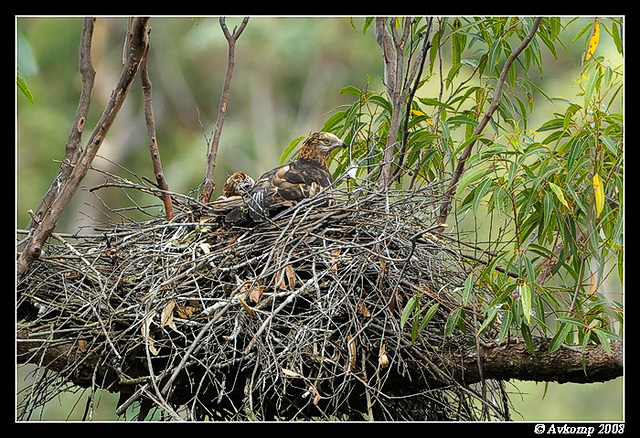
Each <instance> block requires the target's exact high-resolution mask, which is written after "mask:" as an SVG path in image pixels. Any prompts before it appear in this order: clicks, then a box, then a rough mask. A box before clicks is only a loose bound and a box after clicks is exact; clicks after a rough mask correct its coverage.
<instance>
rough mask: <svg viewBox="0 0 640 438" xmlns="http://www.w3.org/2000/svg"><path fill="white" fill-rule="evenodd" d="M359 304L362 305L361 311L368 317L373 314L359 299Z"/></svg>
mask: <svg viewBox="0 0 640 438" xmlns="http://www.w3.org/2000/svg"><path fill="white" fill-rule="evenodd" d="M358 306H359V307H360V312H362V314H363V315H364V316H365V317H367V318H368V317H370V316H371V312H369V309H367V306H365V305H364V303H363V302H362V301H358Z"/></svg>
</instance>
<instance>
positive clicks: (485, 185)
mask: <svg viewBox="0 0 640 438" xmlns="http://www.w3.org/2000/svg"><path fill="white" fill-rule="evenodd" d="M490 186H491V179H490V178H486V179H485V180H484V181H482V183H481V184H480V185H479V186H478V187H477V188H476V190H475V195H474V198H473V208H472V209H473V213H474V214H477V213H478V208H479V207H480V203H481V202H482V198H484V195H486V194H487V191H488V190H489V187H490Z"/></svg>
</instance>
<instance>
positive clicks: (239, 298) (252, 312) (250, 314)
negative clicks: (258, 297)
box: [238, 297, 256, 319]
mask: <svg viewBox="0 0 640 438" xmlns="http://www.w3.org/2000/svg"><path fill="white" fill-rule="evenodd" d="M238 301H240V304H242V307H244V310H246V312H247V314H249V318H251V319H253V318H255V317H256V312H254V311H253V309H252V308H251V307H249V305H248V304H247V303H246V302H245V301H244V300H243V299H242V298H241V297H238Z"/></svg>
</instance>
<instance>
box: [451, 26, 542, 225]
mask: <svg viewBox="0 0 640 438" xmlns="http://www.w3.org/2000/svg"><path fill="white" fill-rule="evenodd" d="M541 20H542V17H537V18H536V19H535V21H534V22H533V26H531V29H530V30H529V33H528V34H527V36H526V37H525V38H524V39H523V40H522V42H521V43H520V45H519V46H518V47H516V49H515V50H514V51H513V52H512V53H511V55H509V58H507V61H506V62H505V63H504V66H503V67H502V71H501V72H500V77H499V78H498V82H497V83H496V88H495V90H494V91H493V98H492V100H491V104H490V105H489V108H488V109H487V112H486V113H485V115H484V117H483V118H482V120H481V121H480V123H479V124H478V126H476V129H475V130H474V131H473V137H476V136H478V135H480V134H481V133H482V131H483V130H484V128H485V126H487V123H489V120H491V117H492V116H493V113H494V112H495V111H496V109H498V105H500V93H501V92H502V86H503V85H504V81H505V80H506V78H507V74H508V73H509V68H510V67H511V64H513V62H514V61H515V60H516V58H517V57H518V55H520V53H521V52H522V51H523V50H524V49H525V48H526V47H527V46H528V45H529V43H530V42H531V40H532V39H533V37H534V35H535V34H536V31H537V30H538V26H539V25H540V21H541ZM476 140H477V139H476ZM476 140H473V141H472V142H471V143H469V144H468V145H467V147H465V149H464V151H462V155H460V159H459V160H458V164H457V166H456V170H455V172H454V173H453V176H452V178H451V181H450V182H449V186H448V187H447V190H446V191H445V193H444V200H443V201H442V204H441V205H440V217H439V218H438V221H439V223H445V222H446V221H447V216H448V215H449V210H450V208H451V198H452V197H453V192H454V191H455V188H456V185H457V184H458V181H459V180H460V177H461V176H462V173H463V172H464V166H465V164H466V162H467V160H468V159H469V157H470V156H471V150H472V149H473V146H474V145H475V143H476Z"/></svg>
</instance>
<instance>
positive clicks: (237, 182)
mask: <svg viewBox="0 0 640 438" xmlns="http://www.w3.org/2000/svg"><path fill="white" fill-rule="evenodd" d="M254 184H255V181H254V180H253V178H251V177H250V176H249V175H247V174H246V173H244V172H242V171H238V172H233V173H232V174H231V175H230V176H229V178H227V180H226V181H225V183H224V186H222V196H221V197H224V198H231V197H232V196H242V195H244V194H246V193H248V192H249V191H250V190H251V187H253V185H254Z"/></svg>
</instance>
